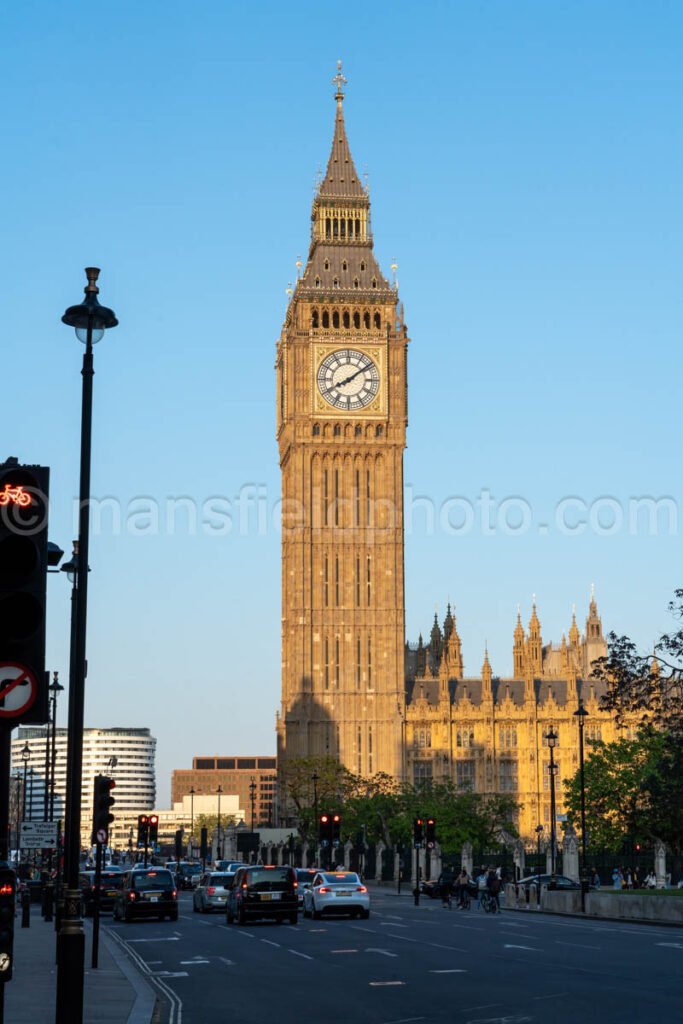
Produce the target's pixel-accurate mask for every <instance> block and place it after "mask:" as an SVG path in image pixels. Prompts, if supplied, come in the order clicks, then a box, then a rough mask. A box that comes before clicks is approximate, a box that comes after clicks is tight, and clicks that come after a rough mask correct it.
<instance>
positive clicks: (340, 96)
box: [332, 60, 347, 107]
mask: <svg viewBox="0 0 683 1024" xmlns="http://www.w3.org/2000/svg"><path fill="white" fill-rule="evenodd" d="M332 82H333V84H334V85H336V86H337V91H336V93H335V94H334V98H335V99H336V101H337V106H338V107H341V105H342V103H343V102H344V93H343V92H342V85H346V84H347V81H346V79H345V78H344V76H343V74H342V62H341V61H340V60H338V61H337V74H336V75H335V76H334V78H333V79H332Z"/></svg>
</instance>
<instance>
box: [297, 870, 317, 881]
mask: <svg viewBox="0 0 683 1024" xmlns="http://www.w3.org/2000/svg"><path fill="white" fill-rule="evenodd" d="M296 878H297V881H298V883H299V885H306V884H307V883H308V882H312V881H313V879H314V878H315V871H314V870H306V869H305V868H304V869H303V870H301V871H297V873H296Z"/></svg>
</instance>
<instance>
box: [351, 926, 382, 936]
mask: <svg viewBox="0 0 683 1024" xmlns="http://www.w3.org/2000/svg"><path fill="white" fill-rule="evenodd" d="M349 928H351V929H353V931H354V932H367V933H368V935H376V934H377V932H376V929H375V928H361V926H360V925H359V924H350V925H349Z"/></svg>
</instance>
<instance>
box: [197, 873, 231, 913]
mask: <svg viewBox="0 0 683 1024" xmlns="http://www.w3.org/2000/svg"><path fill="white" fill-rule="evenodd" d="M234 878H235V872H234V871H207V872H206V874H205V875H202V877H201V878H200V879H199V885H198V886H197V888H196V889H195V890H194V892H193V894H192V909H193V910H194V911H195V912H196V913H201V914H208V913H209V912H210V911H212V910H225V905H226V903H227V900H228V893H229V892H230V889H231V888H232V883H233V879H234Z"/></svg>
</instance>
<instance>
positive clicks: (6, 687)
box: [0, 661, 38, 719]
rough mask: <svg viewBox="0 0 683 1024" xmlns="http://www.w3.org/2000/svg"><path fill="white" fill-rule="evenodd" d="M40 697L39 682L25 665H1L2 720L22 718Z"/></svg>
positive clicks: (0, 710) (0, 698) (12, 663)
mask: <svg viewBox="0 0 683 1024" xmlns="http://www.w3.org/2000/svg"><path fill="white" fill-rule="evenodd" d="M37 696H38V680H37V679H36V677H35V676H34V675H33V672H31V670H30V669H29V668H26V666H25V665H19V664H18V663H15V662H12V661H4V662H1V663H0V719H3V718H9V719H12V718H21V716H22V715H23V714H24V712H26V711H28V709H29V708H30V707H31V705H32V704H33V703H34V701H35V699H36V697H37Z"/></svg>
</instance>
